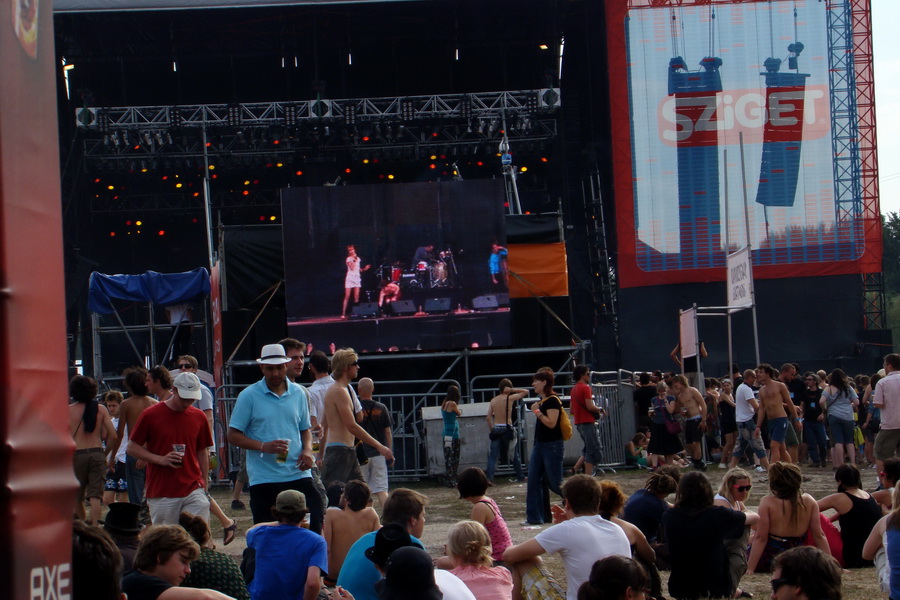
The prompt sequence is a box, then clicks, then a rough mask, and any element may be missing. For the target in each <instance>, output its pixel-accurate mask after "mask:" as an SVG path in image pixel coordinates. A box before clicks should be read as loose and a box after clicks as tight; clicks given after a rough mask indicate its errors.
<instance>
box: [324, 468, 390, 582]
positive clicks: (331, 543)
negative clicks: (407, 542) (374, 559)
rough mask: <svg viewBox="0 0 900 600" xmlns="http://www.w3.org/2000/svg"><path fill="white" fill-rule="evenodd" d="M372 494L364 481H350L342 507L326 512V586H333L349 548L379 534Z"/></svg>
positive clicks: (342, 500)
mask: <svg viewBox="0 0 900 600" xmlns="http://www.w3.org/2000/svg"><path fill="white" fill-rule="evenodd" d="M371 498H372V494H371V492H370V491H369V486H368V485H366V484H365V482H362V481H357V480H355V479H354V480H353V481H348V482H347V486H346V487H345V488H344V493H343V494H342V495H341V502H340V508H329V509H328V510H327V511H325V529H324V530H323V532H322V535H323V536H324V537H325V542H326V544H328V576H327V577H326V578H325V583H326V584H327V585H328V586H334V585H335V583H337V579H338V574H339V573H340V572H341V566H343V564H344V558H346V556H347V552H348V551H349V550H350V546H352V545H353V544H355V543H356V540H358V539H359V538H361V537H362V536H364V535H365V534H367V533H369V532H370V531H378V529H379V528H380V527H381V521H380V520H379V518H378V513H377V512H375V509H374V508H372V507H371V506H369V501H370V500H371Z"/></svg>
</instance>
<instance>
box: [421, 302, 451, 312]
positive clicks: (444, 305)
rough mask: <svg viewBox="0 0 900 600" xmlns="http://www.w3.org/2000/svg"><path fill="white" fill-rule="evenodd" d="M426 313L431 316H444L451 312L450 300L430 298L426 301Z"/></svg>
mask: <svg viewBox="0 0 900 600" xmlns="http://www.w3.org/2000/svg"><path fill="white" fill-rule="evenodd" d="M425 312H426V313H428V314H429V315H443V314H447V313H448V312H450V298H428V299H427V300H425Z"/></svg>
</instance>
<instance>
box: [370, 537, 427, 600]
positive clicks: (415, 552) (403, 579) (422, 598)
mask: <svg viewBox="0 0 900 600" xmlns="http://www.w3.org/2000/svg"><path fill="white" fill-rule="evenodd" d="M375 589H376V591H377V592H378V597H379V598H380V599H381V600H407V599H409V598H415V599H416V600H442V598H443V597H444V594H443V593H442V592H441V588H439V587H438V586H437V584H436V583H435V582H434V564H433V563H432V561H431V556H429V555H428V553H427V552H425V550H422V549H421V548H416V547H414V546H412V547H410V546H407V547H404V548H398V549H396V550H394V551H393V552H391V556H390V558H388V561H387V566H386V567H385V571H384V579H382V580H381V581H379V582H378V583H376V584H375Z"/></svg>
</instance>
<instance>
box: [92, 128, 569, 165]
mask: <svg viewBox="0 0 900 600" xmlns="http://www.w3.org/2000/svg"><path fill="white" fill-rule="evenodd" d="M355 129H356V131H354V127H351V126H343V125H317V126H313V127H310V126H304V125H300V126H298V127H296V128H294V129H293V130H290V131H284V130H282V131H278V132H275V131H271V130H269V129H267V128H257V129H251V128H240V129H235V128H231V130H230V131H224V130H223V131H220V132H218V131H208V132H207V135H206V137H205V138H204V136H203V132H202V131H196V130H184V129H182V131H181V133H178V134H176V135H172V134H170V133H168V132H166V133H165V134H161V135H157V133H158V132H157V133H150V132H149V131H145V132H129V131H127V130H126V131H124V132H118V131H113V132H110V133H107V134H104V135H103V136H102V137H100V138H97V137H85V139H84V144H83V147H84V155H85V158H88V159H103V160H110V161H116V162H118V161H122V160H141V159H152V158H192V157H198V156H203V155H204V154H208V155H212V156H221V155H265V156H273V157H274V156H285V155H291V154H294V153H295V152H297V151H304V152H310V151H313V152H328V151H337V150H350V151H351V152H376V151H382V150H388V149H393V150H397V151H402V150H406V151H407V152H405V153H404V154H405V155H407V156H412V157H415V156H416V155H417V154H418V153H419V151H420V150H421V151H423V152H424V151H425V150H428V149H433V148H436V147H439V146H440V147H446V148H447V152H448V153H453V154H458V153H459V152H460V151H461V148H463V147H466V148H472V147H473V146H478V145H490V144H492V143H496V144H499V142H500V138H501V134H500V128H499V126H498V125H496V124H492V123H491V122H484V123H475V124H474V125H472V124H468V123H467V124H462V125H441V126H434V125H421V124H414V123H410V124H408V125H404V124H398V123H375V124H372V125H368V126H367V125H362V126H355ZM556 135H557V122H556V120H555V119H551V118H543V119H541V118H537V117H535V118H531V117H525V118H520V119H518V120H517V122H515V123H513V124H512V125H511V126H509V129H508V131H507V137H508V138H509V139H510V141H511V142H514V143H515V142H519V143H521V142H540V141H544V140H548V139H551V138H554V137H556ZM204 139H205V140H206V141H204ZM276 140H277V142H276ZM484 150H485V152H487V151H490V152H492V153H494V152H496V151H497V148H495V147H493V146H490V147H488V148H485V149H484ZM472 151H473V152H474V150H472Z"/></svg>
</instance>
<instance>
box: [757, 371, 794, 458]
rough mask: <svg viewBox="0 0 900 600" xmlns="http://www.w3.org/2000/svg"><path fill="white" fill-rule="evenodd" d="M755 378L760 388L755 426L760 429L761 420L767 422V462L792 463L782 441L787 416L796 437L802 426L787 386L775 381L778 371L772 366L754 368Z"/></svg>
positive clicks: (784, 435)
mask: <svg viewBox="0 0 900 600" xmlns="http://www.w3.org/2000/svg"><path fill="white" fill-rule="evenodd" d="M756 377H757V380H758V382H759V384H760V385H761V386H762V387H761V388H760V389H759V408H760V410H759V412H758V413H757V414H756V425H757V426H758V427H762V424H763V419H768V420H769V447H770V449H771V455H772V456H771V458H770V459H769V462H773V463H774V462H776V461H779V460H780V461H781V462H788V463H789V462H792V461H791V455H790V454H789V453H788V451H787V447H786V446H785V445H784V440H785V437H786V436H787V429H788V415H790V417H791V421H792V422H793V423H794V427H795V428H796V429H797V435H798V436H799V435H800V434H801V433H802V431H803V429H802V428H803V425H802V424H801V423H800V419H799V418H798V417H797V407H795V406H794V403H793V402H792V401H791V395H790V393H788V389H787V386H786V385H784V384H783V383H781V382H780V381H778V380H777V379H776V377H778V371H776V370H775V368H774V367H772V365H767V364H762V365H759V366H758V367H756ZM785 409H787V412H785Z"/></svg>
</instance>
